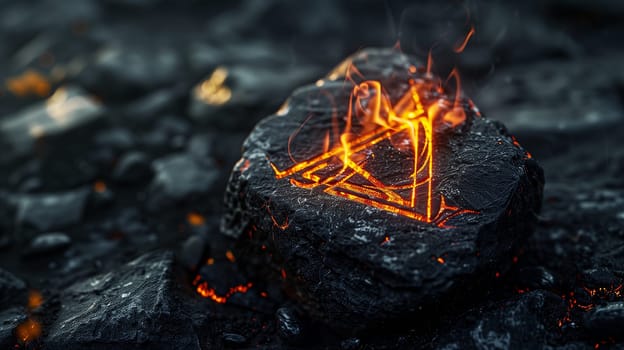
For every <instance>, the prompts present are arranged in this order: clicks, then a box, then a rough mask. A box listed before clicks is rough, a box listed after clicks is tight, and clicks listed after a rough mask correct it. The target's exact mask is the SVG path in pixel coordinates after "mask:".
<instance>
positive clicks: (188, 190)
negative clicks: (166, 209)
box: [148, 153, 218, 210]
mask: <svg viewBox="0 0 624 350" xmlns="http://www.w3.org/2000/svg"><path fill="white" fill-rule="evenodd" d="M153 167H154V170H155V176H154V179H152V182H151V184H150V187H149V193H148V197H149V200H148V208H150V209H151V210H158V208H160V207H162V206H169V205H173V204H175V203H178V202H180V201H183V200H189V199H191V198H193V197H197V196H201V195H206V194H207V193H209V192H210V191H211V190H212V189H213V186H214V183H215V181H216V179H217V176H218V172H217V171H216V169H215V165H214V162H213V161H212V160H211V159H206V158H201V159H200V158H197V157H194V156H192V155H191V154H188V153H177V154H172V155H169V156H166V157H164V158H160V159H157V160H155V161H154V162H153Z"/></svg>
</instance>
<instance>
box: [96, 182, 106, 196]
mask: <svg viewBox="0 0 624 350" xmlns="http://www.w3.org/2000/svg"><path fill="white" fill-rule="evenodd" d="M93 190H94V191H95V192H97V193H103V192H105V191H106V183H105V182H104V181H96V182H95V183H94V184H93Z"/></svg>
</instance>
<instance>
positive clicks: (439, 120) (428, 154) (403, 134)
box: [271, 68, 477, 227]
mask: <svg viewBox="0 0 624 350" xmlns="http://www.w3.org/2000/svg"><path fill="white" fill-rule="evenodd" d="M353 70H354V71H356V72H357V69H355V68H353ZM347 77H348V79H349V75H348V74H347ZM450 78H454V79H455V81H456V85H457V92H456V95H455V100H454V101H449V100H448V99H447V98H442V97H440V98H434V99H432V98H431V97H430V96H431V95H432V94H439V93H441V92H443V90H442V88H441V87H440V86H439V84H437V83H436V82H434V81H433V80H430V79H409V81H408V83H409V88H408V89H407V91H406V92H405V93H404V94H403V95H402V96H401V97H400V98H399V100H398V101H397V102H396V103H394V104H392V103H391V101H390V97H389V96H388V94H387V93H386V91H385V90H384V89H383V87H382V86H381V83H380V82H379V81H374V80H366V81H364V82H362V83H359V84H355V85H354V88H353V91H352V93H351V97H350V101H349V109H348V112H347V115H346V116H345V118H344V128H343V130H342V132H341V133H339V134H338V132H336V130H337V129H338V128H339V127H338V126H337V122H334V123H333V124H334V125H332V128H331V129H332V134H333V135H334V136H333V137H332V138H331V140H332V141H330V137H329V134H330V131H329V130H328V131H327V133H326V136H325V138H324V140H325V141H324V143H323V147H322V149H320V150H319V152H321V153H320V154H319V155H318V156H316V157H313V158H311V159H307V160H302V161H296V160H295V158H294V157H293V155H292V154H291V152H290V149H291V147H290V142H291V141H293V139H294V138H295V136H296V135H297V134H298V133H299V131H300V129H301V128H300V129H298V130H296V131H295V132H294V133H293V135H291V137H290V138H289V144H288V149H289V155H290V158H291V160H292V161H293V162H294V163H295V164H294V165H292V166H290V167H289V168H287V169H283V170H282V169H280V168H278V167H277V166H276V165H275V164H273V163H271V167H272V168H273V171H274V173H275V177H276V178H277V179H283V178H289V179H290V182H291V184H292V185H294V186H297V187H301V188H304V189H312V188H316V187H321V188H323V189H324V192H325V193H328V194H330V195H333V196H338V197H343V198H347V199H349V200H351V201H354V202H358V203H361V204H365V205H368V206H372V207H375V208H378V209H382V210H385V211H388V212H391V213H395V214H399V215H403V216H406V217H409V218H412V219H415V220H418V221H421V222H425V223H434V224H436V225H438V226H440V227H443V226H444V225H445V223H446V222H447V221H448V220H450V219H451V218H453V217H455V216H457V215H460V214H465V213H470V214H477V212H476V211H472V210H466V209H461V208H458V207H454V206H451V205H448V204H447V202H446V200H445V198H444V197H443V196H441V195H439V194H435V193H434V185H433V169H434V151H435V150H434V142H433V138H434V128H435V127H436V126H438V125H440V124H445V125H447V126H448V127H456V126H459V125H461V124H463V123H464V121H465V119H466V115H465V112H464V107H463V106H462V105H461V103H460V101H461V92H460V91H461V90H460V86H459V85H460V81H459V74H457V71H455V70H454V72H453V73H452V74H451V77H449V79H450ZM422 96H427V97H426V98H423V97H422ZM304 124H305V122H304ZM302 126H303V125H302ZM382 144H383V145H386V144H390V145H391V146H392V147H393V148H394V149H395V150H397V151H399V152H402V153H404V154H409V162H410V163H409V164H397V167H409V168H410V169H411V171H410V174H409V175H407V177H406V178H405V179H403V180H399V181H393V182H394V183H391V184H388V183H386V182H384V181H383V179H380V178H377V177H376V176H375V171H374V169H370V167H369V166H368V163H369V161H370V160H373V159H375V157H376V154H375V148H376V147H380V146H381V145H382ZM274 221H275V219H274ZM275 223H276V224H278V223H277V222H275ZM278 226H281V225H278Z"/></svg>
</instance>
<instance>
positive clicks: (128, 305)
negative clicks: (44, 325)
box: [45, 253, 199, 350]
mask: <svg viewBox="0 0 624 350" xmlns="http://www.w3.org/2000/svg"><path fill="white" fill-rule="evenodd" d="M173 270H174V268H173V255H172V254H171V253H149V254H146V255H143V256H141V257H139V258H137V259H136V260H134V261H131V262H130V263H128V264H127V265H125V266H124V267H122V268H121V269H119V270H117V271H113V272H109V273H106V274H103V275H98V276H95V277H92V278H90V279H88V280H86V281H83V282H79V283H76V284H74V285H73V286H71V287H70V288H68V289H67V290H66V291H65V292H63V294H62V295H61V310H60V311H59V314H58V318H57V319H56V321H55V322H54V324H53V325H51V326H50V329H49V331H48V334H47V337H46V339H45V344H46V348H48V349H64V350H69V349H85V348H89V349H111V348H115V349H144V348H150V349H199V340H198V338H197V335H196V334H195V332H194V329H193V323H192V320H191V317H190V316H189V312H191V310H186V308H185V307H183V306H182V304H181V302H180V299H179V297H178V296H177V294H176V288H177V287H176V285H175V283H174V282H173V276H172V274H173Z"/></svg>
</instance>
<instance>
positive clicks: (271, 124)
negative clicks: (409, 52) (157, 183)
mask: <svg viewBox="0 0 624 350" xmlns="http://www.w3.org/2000/svg"><path fill="white" fill-rule="evenodd" d="M354 64H355V65H356V66H357V68H358V69H359V72H360V73H361V74H363V75H364V76H365V77H366V79H375V80H379V81H381V83H382V86H384V88H385V90H386V93H387V95H388V96H389V99H390V100H391V103H392V104H393V105H394V104H396V103H397V102H396V100H397V99H398V98H399V97H400V96H401V95H403V93H404V92H405V91H406V90H407V89H408V80H409V79H423V80H424V81H425V83H424V84H427V82H428V81H429V80H428V79H429V78H425V77H424V75H423V74H421V73H418V72H416V73H408V71H409V70H410V61H409V59H408V57H406V56H404V55H402V54H398V53H395V52H392V51H374V50H369V51H365V52H364V53H361V54H359V55H357V56H355V58H354ZM330 77H331V75H330ZM334 78H335V76H334ZM329 80H331V79H329ZM341 80H342V79H341ZM319 85H322V86H320V87H319ZM434 85H435V84H434ZM351 90H352V86H351V85H350V84H346V83H344V82H343V81H340V82H336V83H332V82H331V81H325V82H324V84H320V83H319V84H317V86H312V87H304V88H301V89H299V90H297V91H296V92H295V93H294V94H293V95H292V96H291V97H290V99H289V100H288V101H287V103H286V107H284V108H282V109H281V110H280V112H278V115H274V116H271V117H268V118H266V119H265V120H263V121H262V122H260V123H259V124H258V125H257V126H256V128H255V129H254V130H253V132H252V133H251V134H250V136H249V137H248V139H247V140H246V142H245V144H244V147H243V157H242V159H241V161H240V162H239V163H238V165H237V166H236V167H235V168H234V171H233V173H232V176H231V179H230V182H229V186H228V189H227V193H226V205H227V208H228V210H227V214H226V216H225V217H224V221H223V230H224V232H225V233H226V234H228V235H231V236H233V237H236V238H238V239H239V242H238V243H239V249H240V250H241V251H240V252H239V253H238V254H237V256H239V257H240V259H239V261H243V262H244V263H245V262H246V263H247V266H250V269H257V270H260V271H261V272H264V273H266V274H267V275H269V276H279V275H282V277H284V278H285V279H286V282H287V284H288V286H289V288H288V290H290V291H292V293H291V294H292V295H293V296H294V297H295V298H297V299H299V300H300V301H301V302H302V304H303V305H304V306H305V307H307V309H308V310H309V311H310V312H311V313H312V314H313V315H314V316H316V317H318V318H320V319H323V320H325V321H327V322H330V323H332V324H334V325H335V326H337V327H343V328H349V329H354V328H355V329H357V328H366V327H371V326H375V325H378V324H380V323H385V322H387V321H391V320H397V319H400V318H402V317H406V316H408V315H413V314H415V313H417V312H420V311H421V310H422V311H423V312H424V311H427V310H428V311H432V310H437V308H438V307H440V306H441V305H442V304H445V301H448V300H450V299H453V300H461V299H467V298H468V297H469V296H470V295H471V293H472V292H471V291H473V290H474V289H476V288H477V286H478V288H479V291H478V292H482V290H483V288H485V287H486V285H484V284H482V283H481V282H482V281H485V280H486V279H488V278H489V277H491V276H494V273H495V271H501V270H503V271H504V270H505V269H506V265H507V263H506V262H507V261H509V262H510V260H511V259H508V256H509V254H510V252H511V250H512V249H513V248H514V247H516V246H518V245H520V244H521V243H522V242H523V241H524V240H525V239H526V238H527V237H528V235H529V234H530V233H531V231H532V229H533V226H534V224H535V222H536V218H537V213H538V212H539V210H540V206H541V199H542V186H543V182H544V179H543V174H542V170H541V168H540V167H539V166H538V165H537V163H536V162H535V161H534V160H533V159H531V157H530V155H528V154H527V153H526V152H525V151H524V150H523V149H522V148H521V147H520V146H519V145H518V144H517V142H516V141H515V139H513V137H512V136H510V135H509V134H508V133H507V132H506V130H505V128H504V126H502V125H501V124H499V123H497V122H493V121H490V120H488V119H485V118H482V117H479V116H478V111H477V110H476V108H474V107H473V106H472V104H471V103H470V102H468V101H463V102H462V103H461V106H462V108H463V109H464V111H465V113H466V116H467V118H466V120H465V122H464V123H462V124H461V125H458V126H456V127H450V126H449V125H446V124H445V123H442V122H435V123H434V124H433V129H434V132H433V141H432V144H433V146H432V147H433V150H434V152H433V165H432V178H431V180H430V181H431V184H432V185H431V187H432V190H431V191H432V196H429V198H431V203H432V204H431V206H432V209H431V215H429V214H423V213H424V212H426V211H427V210H426V209H424V208H423V206H422V203H424V202H425V201H426V200H422V199H421V198H424V197H423V193H422V187H418V189H419V192H417V193H418V195H417V198H418V203H421V206H420V207H419V206H418V205H413V206H412V208H406V207H405V206H401V205H398V204H396V205H395V204H391V203H390V202H389V200H388V201H386V202H384V200H383V199H379V197H380V196H381V197H383V196H384V195H386V194H384V195H379V194H378V192H374V191H376V190H378V189H379V187H380V185H378V184H375V183H374V182H370V181H368V180H367V179H366V178H365V177H363V176H361V175H354V176H353V179H352V180H349V178H346V176H350V175H349V173H348V172H347V173H345V174H346V175H345V176H344V177H343V178H344V179H345V181H347V182H348V183H349V184H351V185H353V187H348V186H347V185H342V182H340V181H338V180H335V181H334V182H333V183H329V185H327V184H320V183H319V182H316V183H315V182H314V181H315V180H314V176H310V174H307V175H306V174H302V172H299V173H295V174H293V175H290V176H285V177H284V178H281V179H276V174H277V171H285V170H284V169H288V168H289V167H291V166H293V164H294V163H293V159H297V160H298V161H300V162H303V161H305V160H308V159H311V158H314V157H316V156H318V155H320V154H321V153H322V152H323V151H322V150H323V147H324V143H325V144H327V142H326V141H324V140H326V135H329V134H328V132H329V133H331V132H332V121H333V118H332V115H338V116H344V115H345V114H346V111H347V107H348V105H349V95H350V93H351ZM328 96H329V97H328ZM421 99H423V103H424V104H425V105H426V106H428V104H429V103H433V102H432V101H433V100H435V101H437V102H435V103H444V102H440V101H447V102H448V101H449V100H450V101H452V98H450V97H444V96H443V95H442V96H440V95H438V94H437V93H436V92H434V91H427V92H423V93H422V94H421ZM437 99H440V101H438V100H437ZM366 103H367V102H366V101H365V102H363V105H364V107H363V108H366V107H365V106H366ZM368 103H370V102H368ZM343 120H344V119H343V118H338V123H339V124H340V127H339V129H342V128H343V127H344V121H343ZM364 128H365V127H364V126H361V129H357V130H358V132H359V131H361V130H362V129H364ZM353 130H356V129H355V128H354V129H353ZM374 130H376V129H373V132H375V131H374ZM354 133H355V131H354ZM362 133H363V132H362ZM384 135H385V134H384ZM396 135H401V134H396ZM360 136H361V135H360ZM397 137H398V140H397V139H394V138H390V139H384V140H382V141H379V142H378V143H375V144H374V146H369V148H368V149H369V151H366V150H365V151H362V152H359V153H357V152H356V154H355V155H354V156H352V157H351V158H352V160H353V161H354V162H356V163H357V164H358V165H359V166H361V167H365V168H366V169H367V170H368V171H369V172H370V173H373V176H375V177H376V178H377V179H379V180H380V181H381V182H382V183H383V184H384V186H388V184H390V185H399V184H401V182H400V181H403V183H402V184H405V181H406V178H407V181H409V182H412V180H410V177H409V175H410V172H411V170H410V165H411V166H412V168H413V161H414V160H413V154H414V152H413V151H412V152H411V153H410V150H411V149H408V150H407V151H406V149H405V148H403V150H401V147H403V146H402V145H404V144H405V143H402V141H404V140H402V139H401V138H400V136H397ZM389 140H390V141H389ZM330 142H331V143H330V147H328V149H330V152H331V150H332V149H336V148H335V147H338V148H339V147H340V146H339V145H340V141H339V140H336V138H333V139H330ZM353 145H355V143H353V144H352V148H354V147H356V146H353ZM421 149H424V147H423V148H421ZM336 154H342V153H340V152H336ZM291 156H292V157H291ZM340 157H341V156H339V155H338V156H335V157H334V158H331V159H329V160H327V164H329V165H327V169H330V170H328V172H331V171H335V172H339V171H340V170H339V169H340V168H341V167H342V165H341V164H342V163H340V165H339V166H336V165H335V164H336V162H341V160H340V159H342V158H340ZM406 160H407V162H406ZM331 162H334V163H331ZM299 164H301V163H299ZM316 164H319V163H316ZM272 166H274V167H275V168H276V169H277V170H275V171H274V169H272ZM332 167H333V168H332ZM304 168H305V167H304ZM311 168H312V166H309V167H307V168H305V169H303V168H302V169H303V170H309V169H311ZM323 169H325V168H323ZM332 169H333V170H332ZM350 169H351V168H350ZM406 169H407V170H406ZM312 173H313V175H319V174H320V176H323V173H322V171H317V172H314V171H313V172H312ZM412 178H413V177H412ZM420 179H421V178H420V175H419V181H420ZM289 180H290V181H289ZM349 181H350V182H349ZM296 183H300V184H301V183H303V184H304V185H306V184H307V185H308V187H309V188H302V187H299V186H296V185H294V184H296ZM371 184H372V185H371ZM358 186H360V187H358ZM354 187H357V189H356V190H353V188H354ZM362 188H363V189H362ZM354 191H360V192H359V194H357V195H355V196H354V195H353V193H355V192H354ZM372 192H374V193H373V194H370V193H372ZM395 193H399V192H395ZM330 194H333V195H330ZM403 194H404V193H403ZM425 195H426V193H425ZM349 196H350V198H354V197H357V200H348V199H347V198H346V197H349ZM375 196H377V197H375ZM442 198H443V199H442ZM380 203H382V204H380ZM388 203H390V204H389V205H388ZM445 205H446V206H445ZM452 206H454V207H456V208H451V207H452ZM379 208H381V209H379ZM395 213H399V214H400V215H399V214H395ZM415 213H420V214H419V215H420V217H419V216H418V215H417V214H415ZM436 213H437V215H436ZM410 215H411V216H410Z"/></svg>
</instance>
